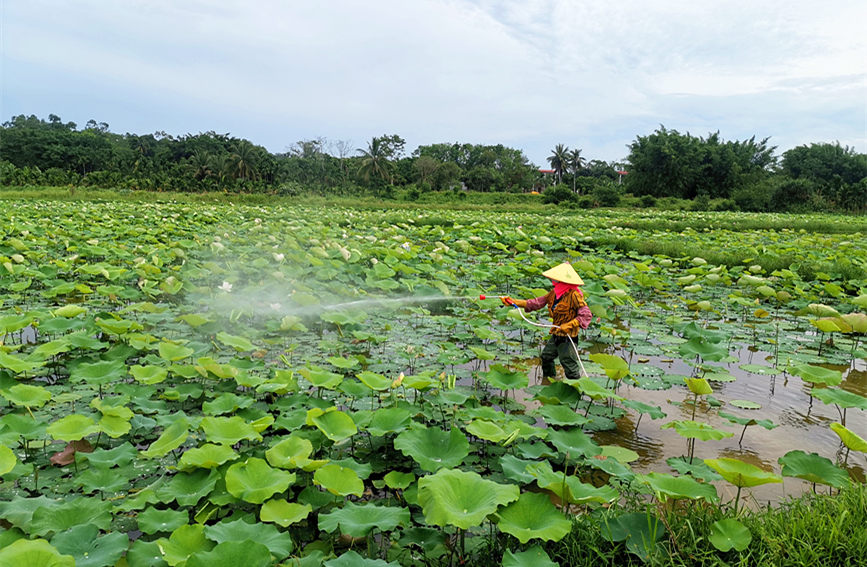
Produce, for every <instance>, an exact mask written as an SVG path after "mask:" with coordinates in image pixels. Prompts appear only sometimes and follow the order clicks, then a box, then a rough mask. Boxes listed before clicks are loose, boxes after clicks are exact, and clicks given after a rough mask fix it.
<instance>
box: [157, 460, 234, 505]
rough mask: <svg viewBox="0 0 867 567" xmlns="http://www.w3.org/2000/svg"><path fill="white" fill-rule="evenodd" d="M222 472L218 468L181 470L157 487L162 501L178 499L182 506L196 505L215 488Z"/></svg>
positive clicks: (167, 501)
mask: <svg viewBox="0 0 867 567" xmlns="http://www.w3.org/2000/svg"><path fill="white" fill-rule="evenodd" d="M219 479H220V473H219V472H218V471H216V470H208V469H198V470H194V471H193V472H189V473H186V472H181V473H178V474H176V475H174V476H173V477H172V479H171V480H170V481H168V482H167V483H164V484H162V485H160V486H159V487H158V488H157V489H156V493H157V496H158V498H159V501H160V502H163V503H166V504H168V503H169V502H171V501H172V500H177V502H178V504H180V505H181V506H195V505H196V504H197V503H198V502H199V500H201V499H202V498H204V497H205V496H207V495H208V494H210V493H211V491H213V490H214V487H215V486H216V484H217V480H219Z"/></svg>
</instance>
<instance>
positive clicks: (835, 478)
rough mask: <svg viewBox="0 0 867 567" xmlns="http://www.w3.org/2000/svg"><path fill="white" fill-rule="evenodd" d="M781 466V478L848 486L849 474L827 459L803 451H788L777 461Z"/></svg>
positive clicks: (838, 486) (836, 486) (837, 486)
mask: <svg viewBox="0 0 867 567" xmlns="http://www.w3.org/2000/svg"><path fill="white" fill-rule="evenodd" d="M778 462H779V463H780V464H781V465H783V470H782V471H780V473H781V474H782V475H783V476H790V477H795V478H801V479H804V480H806V481H807V482H812V483H817V484H825V485H828V486H833V487H834V488H843V487H844V486H846V485H847V484H849V482H850V480H849V473H848V472H846V471H845V470H843V469H841V468H840V467H837V466H836V465H834V463H832V462H831V461H830V460H829V459H826V458H825V457H821V456H819V455H817V454H816V453H810V454H809V455H808V454H807V453H805V452H803V451H799V450H795V451H789V452H788V453H786V454H785V455H783V456H782V457H780V458H779V459H778Z"/></svg>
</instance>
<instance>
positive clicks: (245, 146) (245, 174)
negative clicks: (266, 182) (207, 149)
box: [232, 140, 256, 179]
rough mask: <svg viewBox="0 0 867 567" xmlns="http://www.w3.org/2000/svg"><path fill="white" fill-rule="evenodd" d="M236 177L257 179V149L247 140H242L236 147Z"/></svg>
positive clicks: (233, 155) (233, 157) (234, 157)
mask: <svg viewBox="0 0 867 567" xmlns="http://www.w3.org/2000/svg"><path fill="white" fill-rule="evenodd" d="M232 159H234V160H235V168H234V169H235V175H236V177H239V178H241V179H255V178H256V165H255V160H256V147H255V146H254V145H253V144H251V143H250V142H248V141H247V140H241V141H240V142H238V143H237V144H236V145H235V153H234V154H232Z"/></svg>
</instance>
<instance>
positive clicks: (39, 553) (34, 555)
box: [0, 539, 75, 567]
mask: <svg viewBox="0 0 867 567" xmlns="http://www.w3.org/2000/svg"><path fill="white" fill-rule="evenodd" d="M0 565H10V566H12V565H21V566H22V567H23V566H25V565H27V566H30V565H33V566H37V565H38V566H39V567H75V558H74V557H72V556H71V555H61V554H60V552H59V551H57V549H55V548H54V547H53V546H52V545H51V544H50V543H48V542H47V541H45V540H44V539H33V540H31V539H19V540H16V541H14V542H12V543H11V544H9V545H7V546H6V547H4V548H2V549H0Z"/></svg>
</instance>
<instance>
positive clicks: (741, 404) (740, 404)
mask: <svg viewBox="0 0 867 567" xmlns="http://www.w3.org/2000/svg"><path fill="white" fill-rule="evenodd" d="M729 403H730V404H731V405H733V406H735V407H736V408H741V409H759V408H761V407H762V404H757V403H756V402H751V401H749V400H730V401H729Z"/></svg>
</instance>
